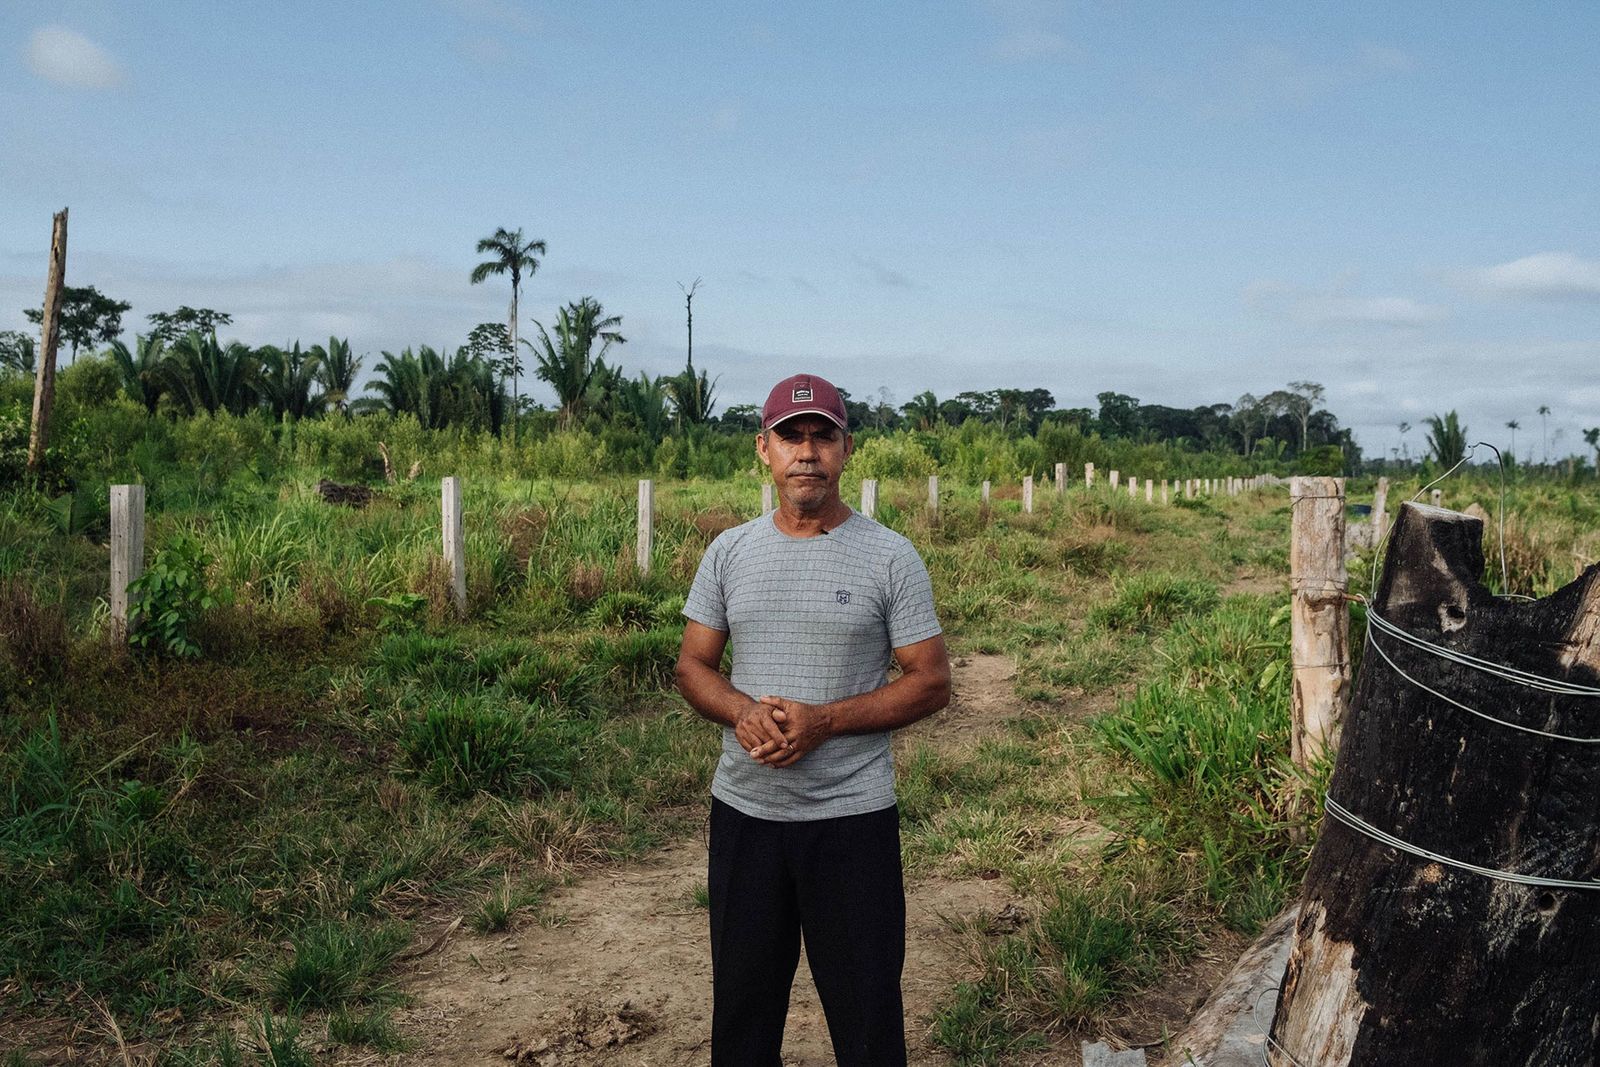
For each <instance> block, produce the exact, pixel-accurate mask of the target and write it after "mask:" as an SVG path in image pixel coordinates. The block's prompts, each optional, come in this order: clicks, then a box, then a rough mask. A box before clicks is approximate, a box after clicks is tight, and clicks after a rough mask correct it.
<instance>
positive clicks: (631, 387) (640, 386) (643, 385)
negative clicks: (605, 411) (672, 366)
mask: <svg viewBox="0 0 1600 1067" xmlns="http://www.w3.org/2000/svg"><path fill="white" fill-rule="evenodd" d="M665 383H666V377H665V375H662V376H660V377H657V378H655V379H651V377H650V375H648V374H646V373H645V372H644V371H640V372H639V377H638V378H637V379H628V378H620V377H619V380H618V381H617V383H616V390H615V392H614V393H613V395H612V405H613V410H614V412H615V414H617V415H618V416H620V417H622V418H624V419H630V420H632V422H633V424H634V425H635V426H636V427H638V429H639V430H640V431H641V432H642V433H644V434H646V435H648V436H649V437H650V438H651V439H652V440H656V441H659V440H660V439H661V438H663V437H665V436H666V434H667V423H668V421H670V418H671V416H670V415H669V414H668V412H667V390H666V384H665Z"/></svg>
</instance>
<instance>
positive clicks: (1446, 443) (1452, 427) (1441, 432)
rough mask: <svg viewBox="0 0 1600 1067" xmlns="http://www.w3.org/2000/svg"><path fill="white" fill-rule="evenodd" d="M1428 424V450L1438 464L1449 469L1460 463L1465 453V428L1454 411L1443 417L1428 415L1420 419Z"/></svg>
mask: <svg viewBox="0 0 1600 1067" xmlns="http://www.w3.org/2000/svg"><path fill="white" fill-rule="evenodd" d="M1422 421H1423V422H1425V423H1427V424H1428V427H1429V429H1428V450H1429V451H1431V452H1432V453H1433V458H1434V460H1435V462H1437V463H1438V464H1439V466H1441V467H1443V468H1445V469H1446V470H1449V469H1450V468H1451V467H1454V466H1455V465H1456V464H1457V463H1460V462H1461V461H1462V459H1464V458H1465V457H1466V454H1467V428H1466V427H1465V426H1463V425H1461V420H1460V418H1459V417H1458V416H1457V415H1456V413H1455V412H1454V411H1451V412H1449V413H1448V414H1446V415H1445V417H1444V418H1442V419H1441V418H1440V417H1439V416H1438V415H1430V416H1428V417H1427V418H1426V419H1423V420H1422Z"/></svg>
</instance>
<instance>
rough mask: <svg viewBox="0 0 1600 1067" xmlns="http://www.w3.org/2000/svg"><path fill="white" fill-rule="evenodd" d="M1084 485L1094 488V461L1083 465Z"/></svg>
mask: <svg viewBox="0 0 1600 1067" xmlns="http://www.w3.org/2000/svg"><path fill="white" fill-rule="evenodd" d="M1083 487H1084V488H1085V489H1093V488H1094V464H1093V463H1085V464H1084V465H1083Z"/></svg>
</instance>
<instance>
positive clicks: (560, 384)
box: [524, 296, 628, 426]
mask: <svg viewBox="0 0 1600 1067" xmlns="http://www.w3.org/2000/svg"><path fill="white" fill-rule="evenodd" d="M534 325H535V326H537V327H538V328H539V341H538V343H537V344H529V345H528V347H529V348H531V349H532V350H533V354H534V356H535V357H536V358H537V359H538V361H539V368H538V370H537V371H536V372H535V373H537V374H538V376H539V377H540V378H542V379H544V380H545V381H547V382H549V383H550V385H551V387H552V388H553V389H555V391H556V399H557V400H558V401H559V402H560V404H561V413H560V422H561V425H562V426H572V425H575V424H576V423H577V421H578V420H579V419H581V418H582V417H583V412H584V408H585V407H586V406H587V405H588V404H589V403H590V402H591V401H592V400H593V399H594V397H593V389H594V386H595V385H596V383H597V381H604V371H605V361H604V358H603V357H604V356H605V353H606V351H607V350H608V349H609V348H610V347H611V346H612V345H613V344H619V345H620V344H626V343H627V340H628V339H627V338H626V337H623V336H622V334H621V333H619V332H618V331H617V327H618V326H620V325H622V316H621V315H607V314H606V313H605V308H603V307H601V305H600V302H599V301H598V300H596V299H594V298H593V297H590V296H586V297H584V298H583V299H582V300H579V301H576V302H575V303H570V304H568V305H567V306H566V307H564V308H562V309H561V310H560V311H558V312H556V321H555V336H554V337H553V338H552V337H551V335H550V332H549V331H547V330H546V329H545V328H544V324H543V323H541V322H537V321H536V322H534ZM596 342H599V350H598V351H596V350H595V344H596ZM524 343H527V342H524Z"/></svg>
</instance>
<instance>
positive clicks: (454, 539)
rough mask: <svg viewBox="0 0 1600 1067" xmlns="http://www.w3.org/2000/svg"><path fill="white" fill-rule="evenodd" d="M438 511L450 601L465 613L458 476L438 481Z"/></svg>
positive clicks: (465, 579) (465, 580) (463, 561)
mask: <svg viewBox="0 0 1600 1067" xmlns="http://www.w3.org/2000/svg"><path fill="white" fill-rule="evenodd" d="M439 515H440V519H441V523H440V524H441V525H442V526H443V527H444V566H445V570H447V571H448V572H449V574H450V605H451V607H453V608H455V612H456V614H457V615H465V614H466V613H467V550H466V541H465V540H464V535H463V533H462V523H461V479H460V478H454V477H452V478H445V479H443V480H441V481H440V483H439Z"/></svg>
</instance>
